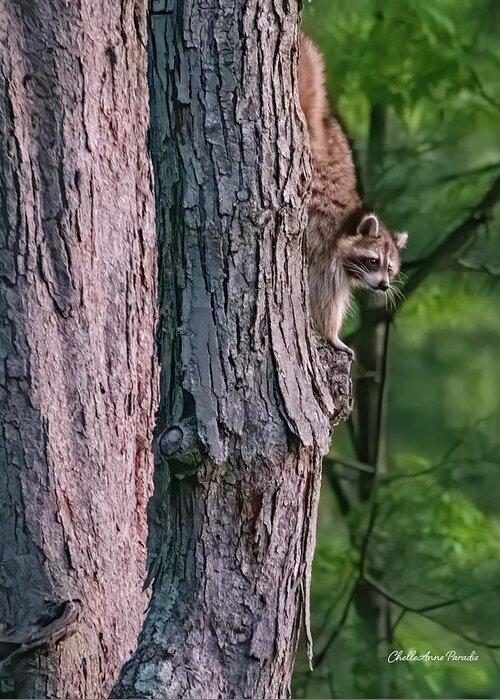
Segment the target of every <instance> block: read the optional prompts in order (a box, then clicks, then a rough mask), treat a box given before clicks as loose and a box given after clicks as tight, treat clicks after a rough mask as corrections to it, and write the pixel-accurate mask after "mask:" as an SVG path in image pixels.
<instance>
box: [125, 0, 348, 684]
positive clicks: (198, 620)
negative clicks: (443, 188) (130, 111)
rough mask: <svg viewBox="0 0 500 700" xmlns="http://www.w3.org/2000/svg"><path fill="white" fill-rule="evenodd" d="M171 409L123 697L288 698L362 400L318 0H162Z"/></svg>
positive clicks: (161, 436) (155, 27)
mask: <svg viewBox="0 0 500 700" xmlns="http://www.w3.org/2000/svg"><path fill="white" fill-rule="evenodd" d="M150 46H151V52H150V85H151V91H152V156H153V163H154V166H155V170H156V186H157V216H158V220H157V227H158V230H159V235H160V261H161V263H160V264H161V271H160V279H161V291H160V331H161V332H160V337H159V342H160V356H161V371H162V374H161V392H160V393H161V405H160V411H159V424H158V426H157V440H156V468H155V494H154V496H153V500H152V502H151V506H150V513H149V515H150V518H149V526H150V539H149V555H150V565H151V568H150V578H151V579H152V580H154V586H153V594H152V600H151V605H150V609H149V612H148V616H147V619H146V622H145V625H144V628H143V631H142V633H141V635H140V638H139V645H138V649H137V651H136V653H135V654H134V656H133V657H132V659H131V661H130V662H129V663H128V664H127V665H126V667H125V668H124V670H123V673H122V676H121V678H120V680H119V682H118V683H117V685H116V687H115V688H114V690H113V696H114V697H139V696H140V697H153V698H160V697H161V698H180V697H182V698H200V697H203V698H218V697H225V698H231V697H245V698H247V697H248V698H250V697H251V698H262V697H268V698H269V697H272V698H281V697H284V696H286V695H287V694H288V692H289V683H290V676H291V673H292V668H293V661H294V655H295V649H296V645H297V638H298V634H299V628H300V623H301V619H304V614H305V616H306V627H308V624H307V615H308V595H309V579H310V572H311V561H312V556H313V549H314V540H315V524H316V510H317V505H318V497H319V486H320V475H321V456H322V454H324V453H325V452H326V451H327V450H328V447H329V441H330V426H331V421H332V420H337V421H338V420H340V419H341V418H344V417H345V416H346V415H347V413H348V411H349V409H350V391H349V389H350V385H349V379H348V370H349V367H348V364H347V362H346V360H345V354H343V353H339V355H338V356H336V355H335V354H334V353H333V352H332V351H331V350H329V349H328V348H325V347H320V346H318V345H317V344H316V340H315V338H314V337H313V336H312V334H311V331H310V328H309V324H308V315H307V312H306V302H305V287H306V285H305V277H306V275H305V268H304V256H303V247H304V240H303V229H304V224H305V208H304V204H305V203H304V195H305V191H306V187H305V185H306V183H307V181H308V178H309V174H310V168H309V160H308V158H307V157H306V154H305V152H304V146H303V143H304V121H303V119H302V117H301V113H300V108H299V106H298V99H297V94H296V92H297V84H296V63H297V47H298V2H288V1H287V0H225V1H224V2H223V3H221V2H220V0H206V1H205V2H203V3H201V2H197V1H189V0H161V1H157V2H154V3H153V13H152V18H151V34H150Z"/></svg>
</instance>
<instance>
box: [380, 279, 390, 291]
mask: <svg viewBox="0 0 500 700" xmlns="http://www.w3.org/2000/svg"><path fill="white" fill-rule="evenodd" d="M378 288H379V289H381V290H382V291H383V292H385V290H386V289H389V284H388V283H387V282H386V281H385V280H381V281H380V282H379V283H378Z"/></svg>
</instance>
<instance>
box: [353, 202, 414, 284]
mask: <svg viewBox="0 0 500 700" xmlns="http://www.w3.org/2000/svg"><path fill="white" fill-rule="evenodd" d="M407 240H408V234H407V233H390V232H389V231H388V230H387V229H386V228H384V226H382V224H380V223H379V221H378V219H377V217H376V216H375V214H365V215H364V216H362V218H361V220H359V223H357V225H356V226H355V227H353V224H352V222H347V223H346V225H345V226H344V227H343V231H342V237H341V240H340V241H339V251H340V255H341V258H342V264H343V267H344V270H345V271H346V273H347V275H348V277H349V279H350V282H351V285H352V286H353V287H362V288H368V289H373V290H375V291H377V292H387V291H388V290H389V289H390V287H391V282H392V280H393V279H394V277H395V276H396V275H397V274H398V272H399V268H400V266H401V260H400V251H401V250H402V249H403V248H404V247H405V245H406V242H407Z"/></svg>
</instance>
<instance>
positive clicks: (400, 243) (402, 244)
mask: <svg viewBox="0 0 500 700" xmlns="http://www.w3.org/2000/svg"><path fill="white" fill-rule="evenodd" d="M394 242H395V243H396V248H397V249H398V250H403V248H406V244H407V243H408V234H407V233H406V231H404V232H403V233H396V235H395V236H394Z"/></svg>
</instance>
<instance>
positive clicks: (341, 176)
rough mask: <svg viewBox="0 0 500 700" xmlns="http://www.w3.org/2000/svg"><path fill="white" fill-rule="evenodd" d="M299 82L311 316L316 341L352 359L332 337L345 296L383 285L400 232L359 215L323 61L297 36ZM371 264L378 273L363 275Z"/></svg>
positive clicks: (391, 271)
mask: <svg viewBox="0 0 500 700" xmlns="http://www.w3.org/2000/svg"><path fill="white" fill-rule="evenodd" d="M298 77H299V96H300V104H301V107H302V110H303V112H304V115H305V117H306V121H307V126H308V133H309V142H310V147H311V155H312V161H313V172H314V174H313V183H312V193H311V200H310V205H309V223H308V228H307V250H308V266H309V299H310V306H311V314H312V317H313V320H314V322H315V325H316V327H317V329H318V331H319V332H320V333H321V334H322V335H324V336H325V337H326V338H328V340H330V342H331V343H332V344H333V345H334V346H335V347H337V348H339V349H342V350H345V351H347V352H349V353H351V354H352V351H351V350H350V349H349V348H348V347H347V346H346V345H344V343H342V341H341V340H340V339H339V332H340V328H341V326H342V321H343V319H344V317H345V314H346V312H347V310H348V308H349V304H350V301H351V295H352V290H353V289H355V288H356V287H368V288H373V289H375V288H379V289H380V288H381V285H385V284H386V283H387V284H388V285H390V282H391V280H392V279H393V278H394V275H395V274H397V272H398V271H399V265H400V261H399V251H400V249H401V248H402V247H404V245H405V243H406V234H396V235H394V234H392V233H390V232H389V231H388V230H387V229H386V228H385V227H384V226H383V225H382V224H380V223H379V221H378V219H377V218H376V216H375V215H374V214H366V213H365V212H364V211H363V208H362V203H361V199H360V197H359V195H358V192H357V184H356V173H355V168H354V162H353V158H352V153H351V149H350V147H349V144H348V141H347V138H346V135H345V134H344V132H343V130H342V127H341V126H340V124H339V123H338V121H337V120H336V119H334V118H333V117H332V116H330V113H329V108H328V100H327V93H326V86H325V69H324V62H323V57H322V56H321V54H320V52H319V51H318V49H317V47H316V46H315V45H314V44H313V42H312V41H311V40H310V39H309V38H308V37H306V36H304V35H302V36H301V42H300V60H299V74H298ZM375 259H376V260H377V261H378V263H377V269H376V270H375V269H368V268H369V266H370V265H371V264H373V260H375ZM370 260H371V261H372V262H371V263H370V262H369V261H370Z"/></svg>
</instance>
